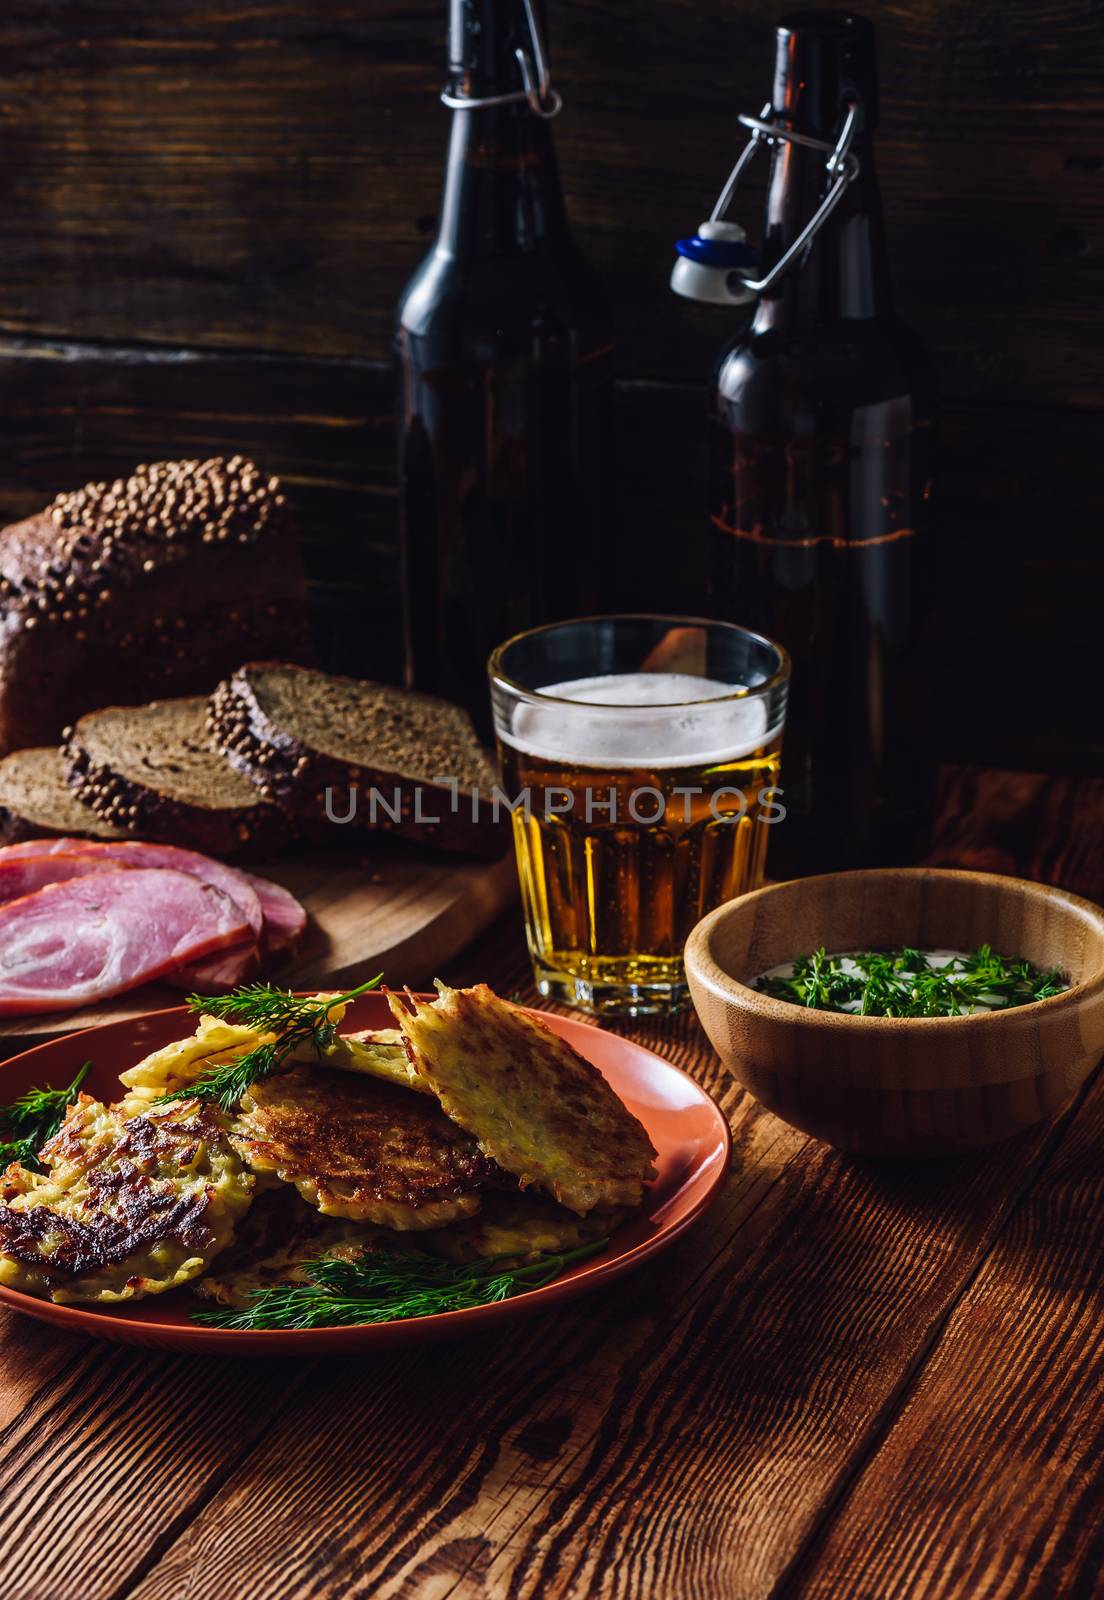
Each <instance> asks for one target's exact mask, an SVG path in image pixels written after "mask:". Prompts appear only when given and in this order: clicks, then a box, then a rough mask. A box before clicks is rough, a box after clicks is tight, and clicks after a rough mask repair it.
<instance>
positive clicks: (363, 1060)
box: [323, 1028, 433, 1094]
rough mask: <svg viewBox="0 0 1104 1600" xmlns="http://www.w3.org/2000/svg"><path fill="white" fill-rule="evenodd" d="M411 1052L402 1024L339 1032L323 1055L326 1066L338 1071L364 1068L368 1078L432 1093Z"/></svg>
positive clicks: (363, 1070)
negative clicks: (359, 1031)
mask: <svg viewBox="0 0 1104 1600" xmlns="http://www.w3.org/2000/svg"><path fill="white" fill-rule="evenodd" d="M412 1053H413V1052H412V1050H411V1048H410V1046H409V1044H408V1042H407V1041H406V1040H405V1039H404V1038H403V1031H402V1029H401V1028H369V1029H366V1030H365V1031H364V1032H363V1033H342V1034H339V1035H338V1036H337V1038H336V1039H335V1040H334V1042H333V1046H332V1047H331V1049H329V1050H327V1051H326V1054H325V1056H324V1058H323V1059H324V1062H325V1065H326V1066H328V1067H336V1068H337V1069H338V1070H339V1071H341V1072H363V1073H364V1074H365V1075H366V1076H367V1077H369V1078H383V1079H384V1080H385V1081H386V1082H388V1083H398V1084H401V1085H402V1087H403V1088H404V1089H416V1090H417V1091H418V1093H419V1094H432V1093H433V1090H432V1089H431V1088H430V1087H429V1084H428V1083H426V1081H425V1079H424V1078H422V1077H421V1076H420V1075H419V1073H418V1071H417V1068H416V1067H415V1065H414V1063H413V1061H412V1060H411V1055H412Z"/></svg>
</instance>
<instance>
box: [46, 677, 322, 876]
mask: <svg viewBox="0 0 1104 1600" xmlns="http://www.w3.org/2000/svg"><path fill="white" fill-rule="evenodd" d="M206 712H207V702H206V700H205V699H204V698H203V697H202V696H200V695H196V696H189V697H187V698H184V699H179V700H158V701H154V702H153V703H152V704H150V705H148V706H108V707H107V708H106V709H105V710H103V711H93V712H90V713H89V715H88V716H86V717H81V718H80V720H79V721H78V722H77V724H76V726H75V727H73V728H70V729H67V730H66V737H65V743H64V745H63V746H62V755H63V758H64V761H65V769H66V777H67V780H68V783H69V786H70V788H71V789H72V791H73V793H74V795H75V796H76V797H77V799H78V800H79V801H80V803H81V804H82V805H85V806H88V807H89V808H90V809H91V810H92V811H94V812H95V813H96V815H97V816H99V817H101V818H103V820H104V821H105V822H108V823H111V824H113V825H114V826H116V827H124V828H126V829H128V830H130V831H131V832H133V833H136V834H138V835H139V836H140V837H141V838H143V839H145V840H149V841H152V842H154V843H157V844H177V845H183V846H185V847H186V848H187V849H190V850H199V851H201V852H202V853H203V854H204V855H212V856H220V857H222V858H224V859H226V860H252V859H255V858H257V857H259V856H266V855H270V854H271V853H272V852H273V851H275V850H279V849H281V848H282V847H283V846H284V845H285V844H287V843H288V841H289V839H290V838H291V833H292V830H291V827H290V825H289V823H288V820H287V818H286V816H285V815H284V813H283V812H282V811H281V810H279V809H278V807H276V806H273V805H270V804H269V803H268V802H267V801H266V800H265V799H264V798H263V796H262V795H260V794H259V793H258V792H257V789H256V788H255V787H254V785H253V784H251V783H250V782H249V781H248V780H247V779H246V778H243V777H242V776H241V775H240V774H239V773H237V772H235V770H234V769H233V767H231V766H230V765H229V764H228V763H227V762H226V761H224V760H223V758H222V757H221V756H220V755H219V754H218V752H217V751H216V750H215V748H214V746H213V745H212V744H211V741H210V737H209V735H208V733H207V724H206Z"/></svg>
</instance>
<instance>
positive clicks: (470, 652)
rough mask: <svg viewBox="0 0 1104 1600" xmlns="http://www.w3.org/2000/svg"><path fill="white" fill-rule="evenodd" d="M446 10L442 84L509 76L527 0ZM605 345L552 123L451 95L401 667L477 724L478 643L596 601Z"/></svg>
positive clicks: (408, 543) (429, 277) (404, 319)
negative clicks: (468, 105) (446, 78)
mask: <svg viewBox="0 0 1104 1600" xmlns="http://www.w3.org/2000/svg"><path fill="white" fill-rule="evenodd" d="M537 15H538V20H539V22H540V23H543V10H542V8H540V7H538V10H537ZM449 20H450V28H449V70H450V91H451V92H452V93H453V94H454V95H462V96H465V97H469V98H485V97H488V96H492V95H500V94H509V93H511V92H513V91H516V90H517V89H519V88H520V86H521V80H520V75H519V68H518V62H517V59H516V57H515V53H514V52H515V50H516V49H518V48H519V47H520V48H522V49H525V50H526V51H528V52H529V53H530V54H531V53H532V42H531V39H530V36H529V29H528V23H527V21H526V16H525V10H524V7H523V5H522V0H452V4H451V7H450V18H449ZM612 355H613V338H612V329H611V318H610V310H609V306H608V304H607V302H606V300H605V297H604V295H603V294H602V291H601V289H600V288H599V286H598V283H597V281H596V279H595V277H594V275H593V274H592V272H591V271H590V269H589V267H588V266H587V264H586V262H585V261H584V259H583V257H582V255H581V253H580V251H579V249H578V247H577V246H576V244H575V242H574V240H573V239H572V236H571V233H570V230H569V228H568V223H567V216H566V212H565V209H564V202H563V195H562V192H561V188H560V180H559V174H558V171H557V166H556V157H555V152H554V149H553V145H552V138H551V133H550V129H549V124H548V121H547V120H546V119H545V118H543V117H541V116H540V115H539V114H538V113H537V112H535V111H534V110H533V109H532V107H531V106H530V105H529V104H528V103H527V102H526V101H524V100H520V101H514V102H513V103H510V104H506V105H499V106H493V107H485V108H480V109H475V108H472V109H464V110H454V111H453V112H452V131H451V136H450V140H449V150H448V163H447V167H446V172H445V186H444V197H443V201H442V206H441V215H440V220H439V225H438V231H437V237H436V240H435V242H434V245H433V248H432V250H431V251H430V253H429V255H428V256H427V257H426V259H425V260H424V261H423V262H422V264H421V266H420V267H419V268H418V270H417V272H416V273H415V274H414V277H413V278H412V279H411V282H410V284H409V285H408V287H407V289H406V292H405V294H404V296H403V299H402V302H401V304H400V307H399V314H398V329H397V335H396V359H397V366H398V416H399V471H400V518H401V535H402V552H403V571H404V606H405V618H404V621H405V630H406V681H407V683H408V686H410V687H415V688H419V689H428V690H431V691H433V692H436V693H439V694H443V695H446V696H447V697H448V698H449V699H452V700H457V701H459V702H460V703H462V704H463V705H465V706H466V707H467V709H468V710H469V711H470V712H471V713H472V715H473V717H474V718H475V719H476V723H477V726H478V727H479V728H480V729H481V731H483V732H486V733H489V731H490V707H489V700H488V694H487V680H486V662H487V657H488V656H489V655H490V652H491V651H492V649H494V647H495V646H496V645H498V644H500V643H501V642H502V641H503V640H504V639H506V638H508V637H509V636H510V635H511V634H514V633H517V632H519V631H521V630H523V629H525V628H529V627H532V626H534V625H535V624H538V623H541V622H547V621H552V620H556V619H559V618H561V617H570V616H577V615H582V614H585V613H586V612H587V611H591V610H593V609H595V608H596V607H597V605H598V604H599V599H600V596H599V589H600V571H601V566H602V559H603V558H602V546H603V536H604V535H605V534H606V533H607V531H608V523H609V521H610V514H611V513H610V495H611V489H612V478H611V460H610V451H611V438H610V434H611V423H612Z"/></svg>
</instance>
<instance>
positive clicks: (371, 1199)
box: [234, 1066, 502, 1230]
mask: <svg viewBox="0 0 1104 1600" xmlns="http://www.w3.org/2000/svg"><path fill="white" fill-rule="evenodd" d="M234 1139H235V1143H236V1145H237V1148H238V1150H239V1151H240V1153H241V1155H242V1157H243V1159H244V1160H245V1161H246V1163H247V1164H248V1165H249V1166H250V1167H252V1168H253V1170H254V1171H255V1172H275V1173H276V1174H277V1175H278V1176H279V1177H280V1178H282V1179H283V1180H284V1182H285V1183H293V1184H294V1185H295V1187H296V1188H297V1189H298V1190H299V1193H300V1194H301V1195H302V1196H303V1198H304V1200H306V1201H307V1202H308V1203H309V1204H310V1205H312V1206H315V1207H317V1209H318V1210H319V1211H321V1212H322V1213H323V1215H325V1216H336V1217H347V1218H349V1219H350V1220H351V1221H354V1222H372V1223H376V1224H378V1225H379V1226H381V1227H388V1228H398V1229H402V1230H407V1229H411V1228H436V1227H440V1226H441V1225H442V1224H443V1223H446V1222H452V1221H453V1220H454V1219H455V1218H457V1217H466V1216H471V1215H472V1213H473V1212H475V1211H478V1209H479V1203H480V1196H479V1192H478V1191H479V1190H480V1189H481V1188H482V1187H483V1186H484V1185H486V1184H488V1183H492V1182H494V1181H495V1180H496V1179H498V1180H501V1177H502V1174H501V1173H499V1172H497V1171H496V1169H495V1167H494V1165H493V1163H492V1162H490V1161H488V1160H487V1159H486V1157H485V1156H483V1155H481V1154H480V1152H479V1149H478V1147H477V1145H476V1142H475V1140H474V1139H473V1138H471V1137H470V1136H469V1135H468V1134H466V1133H465V1132H464V1131H463V1129H461V1128H458V1127H457V1126H456V1124H455V1123H454V1122H450V1121H449V1119H448V1118H447V1117H446V1116H445V1115H444V1114H443V1112H442V1111H441V1108H440V1106H439V1105H437V1103H436V1101H434V1100H432V1099H430V1098H429V1097H428V1096H426V1095H419V1094H413V1093H412V1092H411V1091H410V1090H409V1089H402V1088H399V1087H398V1086H397V1085H395V1084H390V1083H384V1082H380V1081H378V1080H376V1079H373V1078H366V1077H362V1076H359V1075H354V1074H352V1073H347V1072H338V1071H334V1070H333V1069H332V1068H329V1067H312V1066H300V1067H296V1068H295V1069H294V1070H293V1071H291V1072H288V1073H283V1074H280V1075H279V1076H276V1077H271V1078H266V1079H264V1080H263V1081H261V1082H259V1083H255V1084H253V1086H252V1087H251V1088H250V1089H249V1090H248V1091H247V1092H246V1094H245V1096H244V1097H243V1099H242V1107H241V1112H240V1113H239V1116H238V1118H237V1121H236V1124H235V1132H234Z"/></svg>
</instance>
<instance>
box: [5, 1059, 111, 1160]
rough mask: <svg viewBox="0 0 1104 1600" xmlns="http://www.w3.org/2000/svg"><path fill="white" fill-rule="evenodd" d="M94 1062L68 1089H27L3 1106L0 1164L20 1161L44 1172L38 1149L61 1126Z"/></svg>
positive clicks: (82, 1068)
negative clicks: (16, 1098) (24, 1092)
mask: <svg viewBox="0 0 1104 1600" xmlns="http://www.w3.org/2000/svg"><path fill="white" fill-rule="evenodd" d="M91 1065H92V1063H91V1061H86V1062H85V1063H84V1066H83V1067H81V1069H80V1071H79V1072H78V1073H77V1075H76V1077H75V1078H74V1079H73V1081H72V1083H71V1084H70V1085H69V1087H68V1088H67V1089H28V1090H27V1093H26V1094H23V1095H20V1097H19V1099H18V1100H13V1101H12V1103H11V1105H10V1106H0V1167H6V1166H8V1165H10V1163H11V1162H13V1161H17V1162H18V1163H19V1165H20V1166H21V1167H26V1168H27V1169H28V1171H30V1172H45V1170H46V1169H45V1167H44V1166H43V1165H42V1163H41V1161H39V1159H38V1152H39V1151H40V1150H41V1149H42V1146H43V1145H44V1144H45V1143H46V1141H47V1139H52V1138H53V1136H54V1134H55V1133H56V1132H57V1131H58V1129H59V1128H60V1127H61V1124H62V1122H63V1121H64V1120H65V1113H66V1112H67V1111H68V1109H69V1107H70V1106H71V1105H72V1104H73V1102H74V1100H76V1098H77V1095H78V1094H79V1093H80V1086H81V1084H82V1083H83V1082H84V1080H85V1078H86V1077H87V1076H88V1071H89V1068H90V1067H91Z"/></svg>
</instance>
